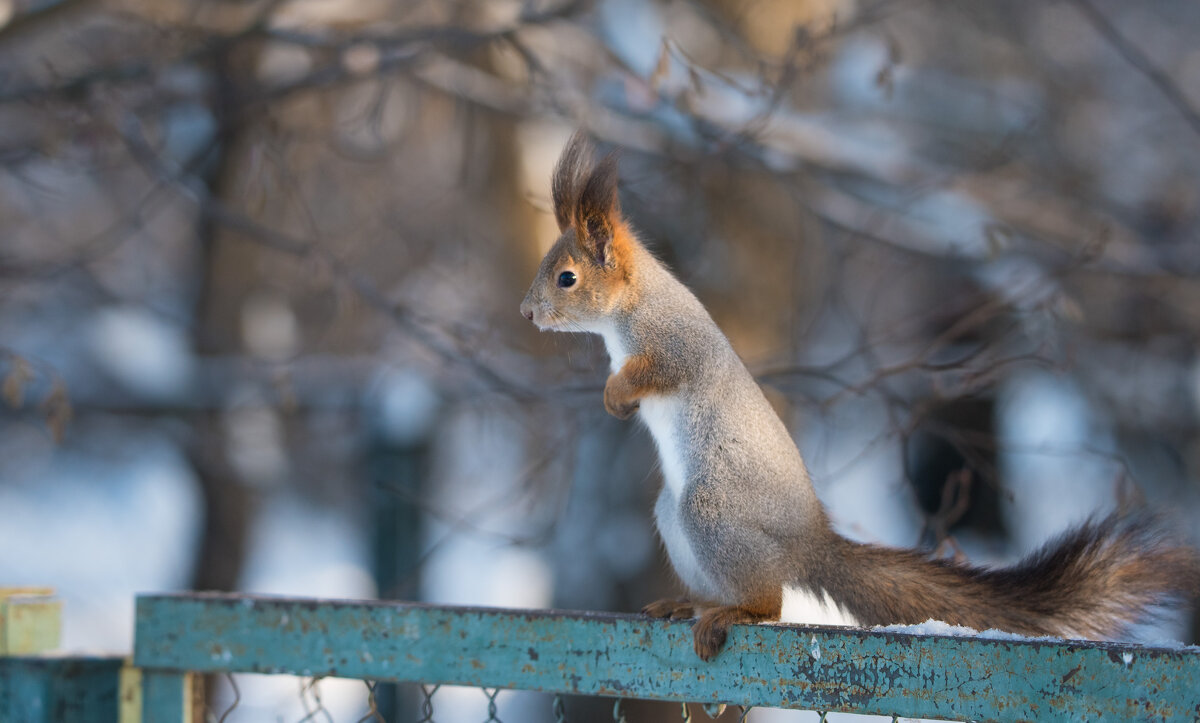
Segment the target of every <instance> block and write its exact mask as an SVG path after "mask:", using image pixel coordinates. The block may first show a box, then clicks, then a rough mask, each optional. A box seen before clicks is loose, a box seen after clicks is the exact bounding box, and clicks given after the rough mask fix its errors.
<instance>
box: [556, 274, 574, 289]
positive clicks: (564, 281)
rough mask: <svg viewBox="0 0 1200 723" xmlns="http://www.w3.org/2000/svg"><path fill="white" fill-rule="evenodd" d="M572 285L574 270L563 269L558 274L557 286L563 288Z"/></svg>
mask: <svg viewBox="0 0 1200 723" xmlns="http://www.w3.org/2000/svg"><path fill="white" fill-rule="evenodd" d="M574 285H575V272H574V271H564V272H562V273H561V274H559V275H558V286H559V288H561V289H565V288H567V287H568V286H574Z"/></svg>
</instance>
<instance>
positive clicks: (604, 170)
mask: <svg viewBox="0 0 1200 723" xmlns="http://www.w3.org/2000/svg"><path fill="white" fill-rule="evenodd" d="M594 156H595V154H594V153H593V151H592V146H591V144H590V143H589V142H588V140H587V138H586V137H585V136H584V135H583V132H582V131H578V132H576V133H575V135H573V136H572V137H571V140H570V141H569V142H568V143H567V147H566V148H565V149H563V152H562V155H561V156H560V157H559V159H558V163H557V164H556V165H555V167H554V177H553V179H552V181H551V193H552V195H553V196H554V217H555V219H556V220H557V221H558V229H559V231H560V232H561V235H560V236H559V237H558V240H557V241H555V242H554V246H552V247H551V248H550V250H549V251H548V252H546V257H545V258H543V259H542V264H541V266H540V267H539V268H538V273H537V278H535V279H534V280H533V286H531V287H530V288H529V293H528V294H526V295H525V300H524V301H523V302H521V313H522V314H523V315H524V316H525V318H526V319H529V320H530V321H532V322H533V323H535V324H537V325H538V328H540V329H543V330H545V329H552V330H554V331H596V330H597V327H599V326H601V325H603V323H604V322H605V320H607V319H608V318H609V316H610V315H611V313H612V312H613V310H614V309H615V308H616V307H617V306H618V305H619V304H620V303H621V301H622V299H623V296H624V292H625V290H626V287H627V286H628V283H629V279H630V271H631V268H630V254H631V252H632V245H633V244H634V243H635V242H634V241H633V238H632V236H631V233H630V231H629V228H628V226H627V225H626V224H625V222H624V221H623V220H622V219H621V208H620V204H619V203H618V201H617V157H616V155H615V154H611V153H610V154H609V155H607V156H605V157H604V158H603V159H601V160H600V161H599V162H596V161H595V160H594Z"/></svg>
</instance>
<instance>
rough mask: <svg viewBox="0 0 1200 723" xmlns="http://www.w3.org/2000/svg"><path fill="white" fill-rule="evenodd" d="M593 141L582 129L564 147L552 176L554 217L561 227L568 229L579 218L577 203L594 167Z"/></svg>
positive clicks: (561, 229) (564, 229) (551, 190)
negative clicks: (590, 140)
mask: <svg viewBox="0 0 1200 723" xmlns="http://www.w3.org/2000/svg"><path fill="white" fill-rule="evenodd" d="M592 155H593V154H592V144H591V142H589V141H588V137H587V134H586V133H584V132H583V130H582V129H580V130H577V131H575V133H574V134H572V135H571V140H569V141H567V145H566V146H565V147H564V148H563V152H562V155H560V156H559V157H558V163H555V164H554V176H553V177H552V178H551V179H550V194H551V196H553V197H554V220H556V221H558V230H559V231H560V232H561V231H566V230H567V229H568V228H570V226H571V224H572V223H573V222H574V220H575V206H576V201H577V200H578V199H579V193H580V191H581V190H582V189H581V186H582V185H583V184H584V182H585V181H586V176H587V174H588V171H589V170H590V169H591V166H592Z"/></svg>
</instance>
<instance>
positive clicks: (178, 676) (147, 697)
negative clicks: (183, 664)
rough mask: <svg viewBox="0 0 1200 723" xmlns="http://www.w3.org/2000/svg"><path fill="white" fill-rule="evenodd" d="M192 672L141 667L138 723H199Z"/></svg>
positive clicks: (195, 688) (196, 679) (195, 680)
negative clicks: (140, 702)
mask: <svg viewBox="0 0 1200 723" xmlns="http://www.w3.org/2000/svg"><path fill="white" fill-rule="evenodd" d="M197 681H198V677H197V675H196V674H195V673H180V672H177V671H166V670H146V669H142V720H141V723H199V721H200V720H201V718H200V717H199V716H197V715H195V713H196V700H197V694H198V693H199V691H198V690H197V685H198V683H197Z"/></svg>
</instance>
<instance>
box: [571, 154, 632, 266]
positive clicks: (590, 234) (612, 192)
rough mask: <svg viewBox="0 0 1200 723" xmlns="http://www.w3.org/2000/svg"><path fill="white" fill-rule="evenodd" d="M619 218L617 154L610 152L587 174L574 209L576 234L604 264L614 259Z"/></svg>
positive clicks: (598, 261)
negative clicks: (614, 241) (615, 235)
mask: <svg viewBox="0 0 1200 723" xmlns="http://www.w3.org/2000/svg"><path fill="white" fill-rule="evenodd" d="M620 218H621V208H620V205H619V203H618V201H617V154H615V153H610V154H608V155H607V156H605V157H604V159H603V160H602V161H600V163H599V164H597V165H596V167H595V168H594V169H593V170H592V172H591V174H589V175H588V178H587V181H586V182H585V183H584V185H583V190H581V191H580V192H579V202H578V204H577V206H576V209H575V234H576V236H578V238H579V241H580V243H581V244H583V246H584V248H586V249H587V250H588V251H590V252H591V254H592V258H594V259H595V260H596V263H598V264H600V265H601V266H605V265H607V264H608V263H609V262H610V261H611V260H612V241H613V234H614V233H615V232H616V228H617V224H618V223H619V221H620Z"/></svg>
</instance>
